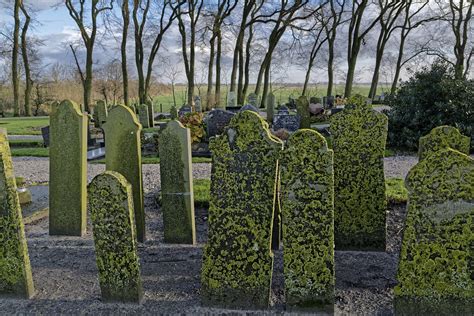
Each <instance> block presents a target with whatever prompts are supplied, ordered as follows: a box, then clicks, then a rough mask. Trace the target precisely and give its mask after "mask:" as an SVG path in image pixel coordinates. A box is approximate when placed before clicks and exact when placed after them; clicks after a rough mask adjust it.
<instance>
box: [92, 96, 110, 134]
mask: <svg viewBox="0 0 474 316" xmlns="http://www.w3.org/2000/svg"><path fill="white" fill-rule="evenodd" d="M107 115H108V111H107V104H105V102H104V101H97V104H96V105H95V107H94V121H95V127H98V128H101V127H102V125H103V124H104V123H105V122H107Z"/></svg>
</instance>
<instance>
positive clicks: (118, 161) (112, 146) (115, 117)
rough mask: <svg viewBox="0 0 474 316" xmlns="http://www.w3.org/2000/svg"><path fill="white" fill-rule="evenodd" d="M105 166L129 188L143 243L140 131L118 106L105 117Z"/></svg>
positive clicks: (127, 112)
mask: <svg viewBox="0 0 474 316" xmlns="http://www.w3.org/2000/svg"><path fill="white" fill-rule="evenodd" d="M104 130H105V135H106V141H105V165H106V169H107V170H108V171H116V172H118V173H120V174H122V175H123V176H124V177H125V178H126V179H127V181H128V182H129V183H130V184H131V185H132V191H133V208H134V210H135V223H136V226H137V238H138V241H139V242H143V241H145V212H144V206H143V180H142V164H141V162H142V158H141V146H140V143H141V141H140V134H141V130H142V127H141V125H140V123H138V119H137V117H136V115H135V113H133V112H132V111H131V110H130V109H129V108H127V107H125V106H122V105H118V106H116V107H115V108H113V109H112V110H111V111H110V113H109V118H108V120H107V123H105V125H104Z"/></svg>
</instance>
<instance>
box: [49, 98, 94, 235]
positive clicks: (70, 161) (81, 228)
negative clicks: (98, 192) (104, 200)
mask: <svg viewBox="0 0 474 316" xmlns="http://www.w3.org/2000/svg"><path fill="white" fill-rule="evenodd" d="M87 126H88V118H87V115H86V114H84V113H81V111H80V108H79V106H78V105H77V104H75V103H74V102H72V101H67V100H66V101H63V102H61V104H60V105H59V106H58V108H57V109H56V110H55V111H54V112H53V113H52V115H51V116H50V149H49V234H50V235H67V236H81V235H82V234H83V233H85V231H86V225H87V220H86V216H87V192H86V189H87Z"/></svg>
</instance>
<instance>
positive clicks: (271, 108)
mask: <svg viewBox="0 0 474 316" xmlns="http://www.w3.org/2000/svg"><path fill="white" fill-rule="evenodd" d="M274 116H275V95H274V94H273V93H269V94H268V96H267V122H268V123H270V124H271V123H273V117H274Z"/></svg>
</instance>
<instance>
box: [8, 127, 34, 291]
mask: <svg viewBox="0 0 474 316" xmlns="http://www.w3.org/2000/svg"><path fill="white" fill-rule="evenodd" d="M16 189H17V188H16V183H15V176H14V172H13V163H12V159H11V153H10V146H9V144H8V140H7V132H6V130H5V129H3V128H0V297H23V298H30V297H32V296H33V295H34V292H35V289H34V286H33V278H32V275H31V266H30V258H29V256H28V247H27V244H26V238H25V230H24V227H23V217H22V214H21V208H20V202H19V200H18V195H17V192H16Z"/></svg>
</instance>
